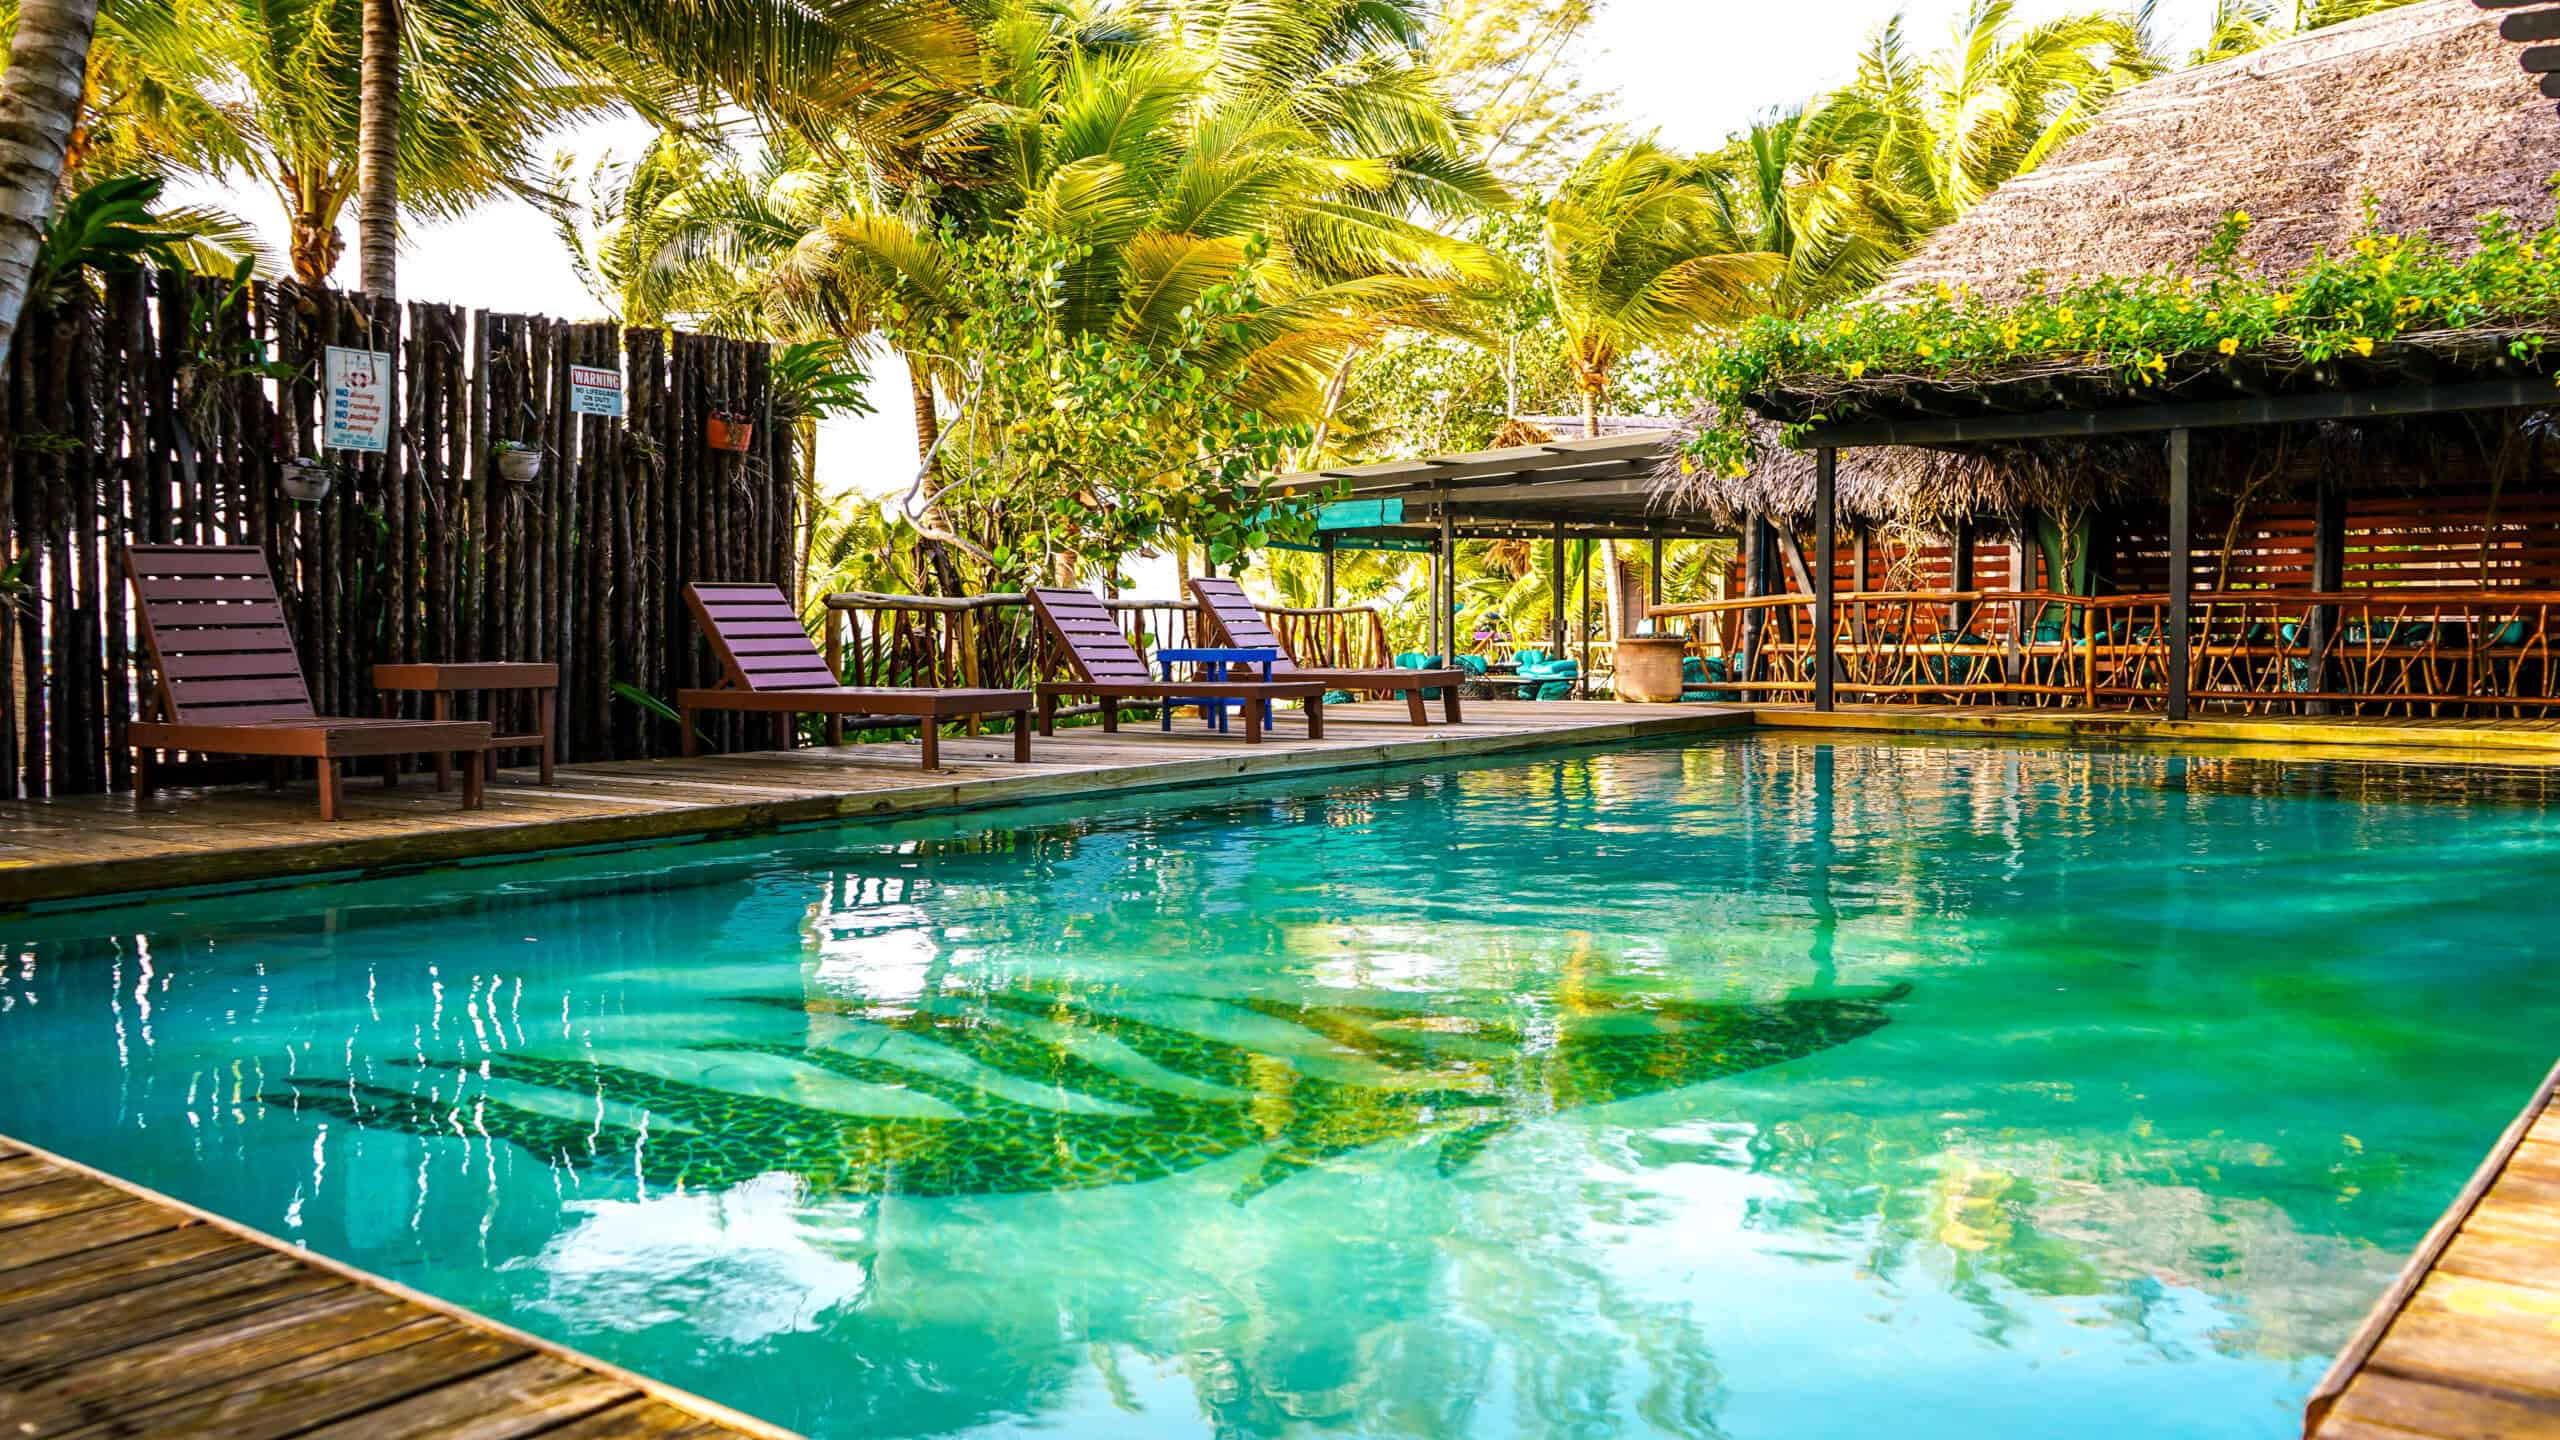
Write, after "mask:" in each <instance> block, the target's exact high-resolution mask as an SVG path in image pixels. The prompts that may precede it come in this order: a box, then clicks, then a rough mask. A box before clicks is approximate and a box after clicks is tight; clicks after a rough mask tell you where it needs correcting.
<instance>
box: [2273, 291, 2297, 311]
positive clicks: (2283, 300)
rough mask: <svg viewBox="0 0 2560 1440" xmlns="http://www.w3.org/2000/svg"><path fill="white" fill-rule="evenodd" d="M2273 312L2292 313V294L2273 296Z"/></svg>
mask: <svg viewBox="0 0 2560 1440" xmlns="http://www.w3.org/2000/svg"><path fill="white" fill-rule="evenodd" d="M2275 312H2276V313H2277V314H2279V315H2290V314H2292V313H2293V297H2292V296H2290V295H2279V296H2277V297H2276V298H2275Z"/></svg>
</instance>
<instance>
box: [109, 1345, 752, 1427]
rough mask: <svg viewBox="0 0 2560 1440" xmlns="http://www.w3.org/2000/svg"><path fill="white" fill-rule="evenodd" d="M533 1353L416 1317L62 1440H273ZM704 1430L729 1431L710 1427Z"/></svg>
mask: <svg viewBox="0 0 2560 1440" xmlns="http://www.w3.org/2000/svg"><path fill="white" fill-rule="evenodd" d="M532 1353H533V1352H532V1351H530V1350H527V1349H525V1348H524V1347H522V1346H520V1345H510V1344H508V1343H507V1342H505V1341H503V1340H500V1339H497V1338H496V1337H494V1336H489V1335H483V1334H481V1333H479V1332H477V1331H474V1330H468V1329H465V1328H463V1327H462V1326H459V1325H456V1324H454V1323H453V1322H451V1321H449V1320H447V1319H445V1318H444V1317H442V1316H440V1315H439V1316H429V1317H424V1318H417V1319H412V1320H411V1321H410V1322H409V1323H408V1324H407V1325H404V1326H402V1327H400V1328H399V1329H397V1330H386V1331H383V1332H381V1333H379V1334H375V1335H371V1336H367V1337H365V1338H363V1339H361V1340H356V1341H353V1342H350V1343H347V1344H343V1345H339V1346H335V1347H333V1348H331V1349H329V1350H325V1351H321V1352H319V1353H317V1354H313V1355H307V1356H304V1357H302V1358H301V1359H298V1360H293V1361H289V1362H287V1363H285V1364H282V1365H278V1366H275V1367H273V1368H271V1369H268V1370H265V1371H262V1372H260V1373H259V1374H258V1375H257V1376H256V1377H255V1383H254V1384H247V1385H218V1386H214V1387H210V1388H207V1389H203V1390H198V1391H195V1392H193V1393H190V1394H187V1395H182V1396H179V1397H178V1398H176V1399H175V1400H171V1401H167V1402H165V1403H163V1404H160V1405H157V1406H154V1407H150V1408H147V1409H143V1410H139V1411H136V1412H134V1413H133V1414H131V1415H129V1416H125V1417H123V1423H122V1424H121V1425H118V1426H114V1427H112V1428H111V1427H109V1426H107V1425H104V1424H101V1425H97V1426H91V1427H86V1428H83V1429H79V1430H74V1431H71V1432H69V1433H68V1435H67V1436H66V1440H87V1437H91V1436H104V1435H108V1434H115V1435H152V1434H167V1435H220V1436H223V1437H225V1440H278V1437H281V1436H287V1435H295V1434H299V1433H301V1432H303V1431H305V1430H308V1429H310V1428H312V1427H313V1426H315V1425H327V1424H331V1423H333V1422H337V1421H341V1420H345V1419H347V1418H349V1417H351V1416H357V1415H362V1414H365V1413H366V1412H368V1411H370V1410H372V1409H374V1408H375V1407H377V1406H380V1405H387V1404H390V1403H392V1402H394V1401H399V1400H405V1399H407V1398H409V1397H410V1396H412V1395H416V1394H419V1393H421V1392H423V1391H427V1390H432V1389H434V1388H436V1387H437V1386H440V1385H449V1384H453V1383H455V1382H457V1381H462V1380H467V1379H469V1378H471V1377H472V1376H474V1375H478V1374H480V1373H482V1372H483V1371H488V1370H494V1369H496V1368H497V1367H498V1366H500V1365H505V1364H510V1363H512V1362H514V1361H517V1360H521V1359H523V1358H524V1357H525V1356H527V1355H530V1354H532ZM710 1433H712V1434H715V1435H717V1434H725V1433H727V1432H725V1431H722V1430H720V1429H719V1428H717V1427H714V1428H713V1429H712V1431H711V1432H710Z"/></svg>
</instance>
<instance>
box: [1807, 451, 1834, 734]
mask: <svg viewBox="0 0 2560 1440" xmlns="http://www.w3.org/2000/svg"><path fill="white" fill-rule="evenodd" d="M1839 490H1840V452H1839V451H1837V450H1833V449H1831V448H1829V447H1828V446H1825V447H1824V448H1822V449H1820V450H1817V451H1815V452H1814V455H1813V567H1812V568H1813V708H1814V709H1815V710H1817V711H1819V712H1821V713H1823V714H1826V715H1827V714H1829V713H1830V712H1831V709H1832V706H1833V703H1834V699H1835V697H1834V695H1833V693H1832V681H1833V679H1834V674H1833V662H1834V661H1835V660H1836V659H1837V657H1838V653H1839V649H1840V636H1839V629H1840V617H1839V615H1838V613H1837V612H1836V609H1835V606H1834V604H1833V602H1834V601H1836V600H1837V599H1838V598H1839V596H1838V593H1837V592H1838V590H1839V588H1840V567H1839V566H1837V565H1835V564H1833V563H1832V556H1833V552H1834V551H1836V550H1837V549H1838V548H1839V541H1840V537H1839V528H1840V516H1839V510H1840V506H1839V499H1840V496H1839Z"/></svg>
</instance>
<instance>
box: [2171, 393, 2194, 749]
mask: <svg viewBox="0 0 2560 1440" xmlns="http://www.w3.org/2000/svg"><path fill="white" fill-rule="evenodd" d="M2194 451H2195V432H2194V431H2191V430H2172V431H2170V432H2169V674H2168V682H2169V684H2168V701H2169V704H2168V710H2169V718H2170V719H2172V720H2184V719H2186V718H2187V699H2188V696H2187V686H2188V683H2189V680H2190V678H2191V677H2190V657H2191V656H2192V655H2193V654H2194V646H2195V641H2194V636H2193V634H2192V633H2191V631H2190V628H2189V627H2190V626H2191V625H2192V624H2193V623H2194V619H2195V615H2194V609H2195V578H2196V577H2195V544H2194V538H2193V536H2191V535H2190V534H2189V533H2188V531H2189V528H2190V523H2191V521H2192V520H2193V518H2194V517H2193V514H2192V511H2193V509H2194V500H2195V479H2194V474H2193V471H2194V468H2195V455H2194Z"/></svg>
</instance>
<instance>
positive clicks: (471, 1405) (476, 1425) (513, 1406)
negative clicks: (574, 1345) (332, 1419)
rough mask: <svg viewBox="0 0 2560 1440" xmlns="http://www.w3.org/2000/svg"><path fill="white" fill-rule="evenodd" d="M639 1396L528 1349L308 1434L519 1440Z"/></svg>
mask: <svg viewBox="0 0 2560 1440" xmlns="http://www.w3.org/2000/svg"><path fill="white" fill-rule="evenodd" d="M633 1398H634V1396H633V1394H632V1391H631V1388H630V1387H629V1386H627V1385H624V1384H622V1383H621V1382H619V1381H616V1380H612V1379H609V1378H607V1377H605V1376H602V1375H598V1374H596V1373H594V1372H593V1371H590V1370H582V1369H580V1368H578V1367H577V1366H575V1365H571V1364H568V1363H566V1362H564V1361H560V1360H554V1359H552V1358H551V1357H550V1356H548V1355H528V1356H526V1357H525V1358H523V1359H521V1360H517V1361H514V1362H512V1363H510V1364H506V1365H502V1366H499V1367H498V1368H497V1369H495V1370H488V1371H484V1372H482V1373H480V1374H478V1375H474V1376H472V1377H471V1378H469V1379H467V1380H460V1381H456V1382H455V1383H453V1384H451V1385H439V1386H437V1387H436V1388H434V1389H432V1390H427V1391H423V1392H421V1393H419V1394H417V1395H414V1396H411V1397H410V1398H409V1399H406V1400H400V1401H395V1402H393V1403H392V1404H389V1405H385V1406H382V1407H381V1408H379V1409H375V1410H368V1411H366V1412H365V1413H364V1414H362V1415H357V1416H354V1417H351V1418H349V1419H346V1420H342V1421H340V1422H338V1423H337V1424H335V1425H325V1426H322V1427H321V1428H319V1429H317V1430H313V1431H310V1432H308V1434H307V1435H306V1436H305V1437H304V1440H428V1437H433V1440H514V1437H516V1436H520V1435H534V1434H539V1433H541V1432H542V1431H545V1430H548V1429H550V1428H552V1427H553V1426H556V1425H559V1424H561V1423H562V1422H564V1421H569V1420H576V1419H579V1418H582V1417H584V1416H588V1415H593V1414H596V1413H597V1412H599V1411H603V1410H609V1409H612V1408H613V1407H615V1406H617V1405H622V1404H625V1403H628V1402H629V1401H630V1400H632V1399H633Z"/></svg>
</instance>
